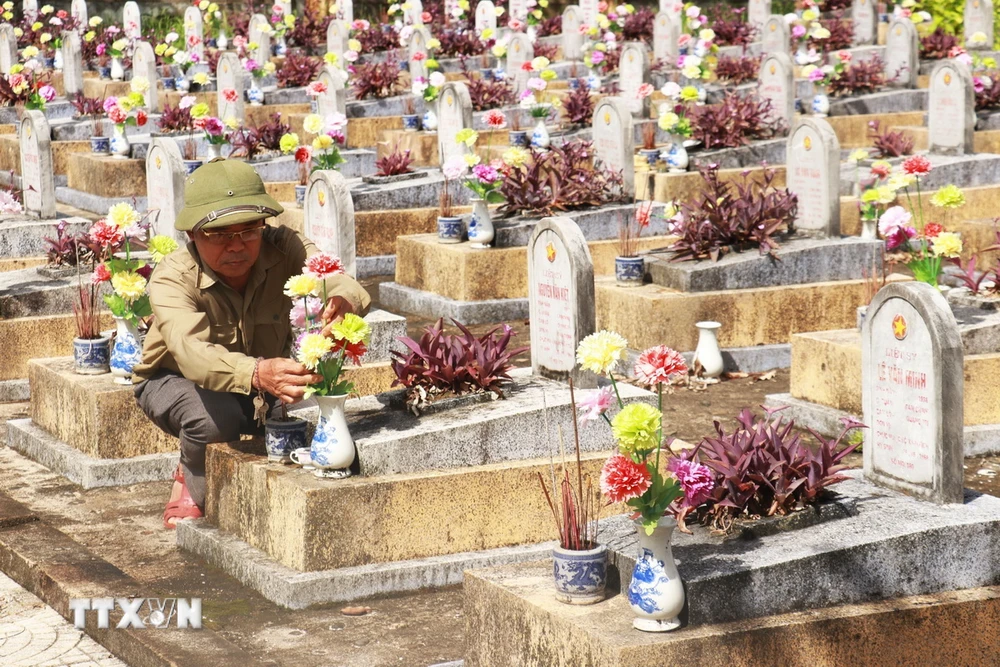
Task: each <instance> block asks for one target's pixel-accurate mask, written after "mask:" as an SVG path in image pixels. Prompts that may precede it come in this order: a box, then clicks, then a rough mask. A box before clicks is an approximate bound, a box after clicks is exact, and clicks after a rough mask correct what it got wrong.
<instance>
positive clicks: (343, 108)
mask: <svg viewBox="0 0 1000 667" xmlns="http://www.w3.org/2000/svg"><path fill="white" fill-rule="evenodd" d="M317 80H318V81H321V82H323V83H325V84H326V92H325V93H320V94H319V95H317V96H316V105H317V108H316V111H317V112H318V113H319V115H321V116H323V117H324V118H327V117H329V116H332V115H333V114H335V113H342V114H344V115H347V89H346V88H345V87H344V83H345V81H344V75H343V73H342V72H341V70H339V69H335V68H332V67H324V68H323V69H322V70H320V73H319V77H318V79H317ZM344 135H345V137H346V135H347V128H346V127H345V128H344Z"/></svg>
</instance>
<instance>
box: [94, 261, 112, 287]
mask: <svg viewBox="0 0 1000 667" xmlns="http://www.w3.org/2000/svg"><path fill="white" fill-rule="evenodd" d="M93 280H94V284H95V285H96V284H98V283H104V282H107V281H109V280H111V270H110V269H109V268H108V267H107V265H106V264H98V265H97V267H96V268H95V269H94V279H93Z"/></svg>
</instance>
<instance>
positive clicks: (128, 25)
mask: <svg viewBox="0 0 1000 667" xmlns="http://www.w3.org/2000/svg"><path fill="white" fill-rule="evenodd" d="M122 32H123V33H124V34H125V36H126V37H128V38H129V39H140V38H141V37H142V15H141V14H140V13H139V3H137V2H133V1H132V0H129V2H126V3H125V6H124V7H122Z"/></svg>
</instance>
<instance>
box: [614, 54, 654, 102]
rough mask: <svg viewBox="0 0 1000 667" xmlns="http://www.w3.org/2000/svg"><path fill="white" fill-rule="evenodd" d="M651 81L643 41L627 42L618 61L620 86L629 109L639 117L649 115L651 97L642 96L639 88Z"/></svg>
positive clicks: (647, 57)
mask: <svg viewBox="0 0 1000 667" xmlns="http://www.w3.org/2000/svg"><path fill="white" fill-rule="evenodd" d="M648 82H649V56H647V55H646V45H645V44H644V43H643V42H626V43H625V45H624V46H622V50H621V60H619V61H618V86H619V87H620V88H621V93H620V95H621V97H622V99H623V100H625V104H626V105H628V108H629V111H631V112H632V115H633V116H636V117H637V118H645V117H647V116H649V97H644V98H640V97H639V89H640V87H641V86H642V84H644V83H648Z"/></svg>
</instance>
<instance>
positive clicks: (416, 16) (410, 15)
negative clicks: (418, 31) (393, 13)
mask: <svg viewBox="0 0 1000 667" xmlns="http://www.w3.org/2000/svg"><path fill="white" fill-rule="evenodd" d="M403 4H404V7H405V6H406V5H409V6H410V9H409V11H407V12H406V14H405V15H406V20H407V22H408V23H409V24H410V25H413V26H420V25H423V24H424V16H423V14H424V3H422V2H421V1H420V0H409V2H406V3H403Z"/></svg>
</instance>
